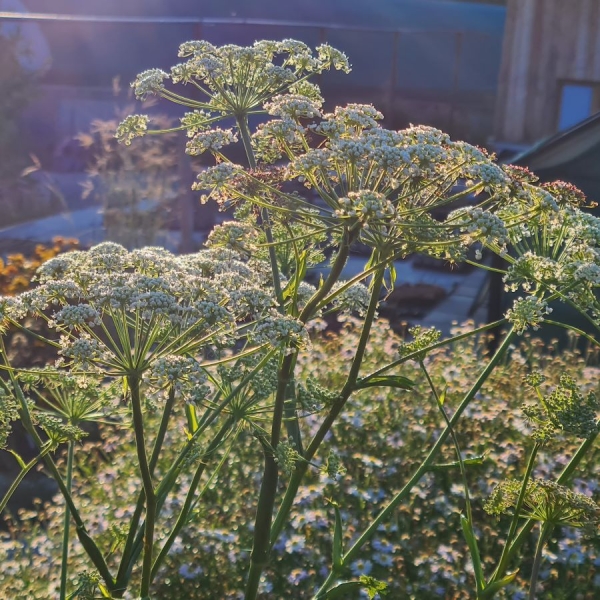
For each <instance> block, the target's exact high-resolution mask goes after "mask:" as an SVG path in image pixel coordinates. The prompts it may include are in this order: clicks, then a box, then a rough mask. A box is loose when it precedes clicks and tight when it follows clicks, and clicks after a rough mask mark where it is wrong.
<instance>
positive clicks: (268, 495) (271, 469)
mask: <svg viewBox="0 0 600 600" xmlns="http://www.w3.org/2000/svg"><path fill="white" fill-rule="evenodd" d="M384 273H385V269H384V268H381V269H380V270H379V271H378V272H377V273H376V274H375V279H374V282H373V287H372V291H371V300H370V302H369V307H368V308H367V313H366V315H365V321H364V325H363V329H362V332H361V337H360V340H359V343H358V347H357V350H356V354H355V356H354V360H353V362H352V365H351V367H350V373H349V375H348V379H347V380H346V384H345V385H344V389H343V390H342V393H341V397H342V398H345V399H344V400H338V401H337V402H336V403H335V405H334V407H332V409H331V411H330V413H329V414H328V415H327V418H326V420H325V421H326V422H330V423H333V421H334V420H335V418H336V417H337V415H338V414H339V412H340V411H341V410H342V408H343V406H344V403H345V401H346V399H347V398H348V397H349V396H350V394H351V393H352V390H353V389H354V385H355V384H356V380H357V378H358V374H359V371H360V366H361V364H362V361H363V357H364V353H365V350H366V347H367V342H368V340H369V336H370V332H371V325H372V323H373V320H374V318H375V313H376V310H377V305H378V304H379V294H380V292H381V287H382V285H383V277H384ZM287 358H289V357H286V359H287ZM284 362H285V359H284ZM280 385H281V389H280V390H278V396H279V394H280V393H281V394H283V392H285V389H286V386H287V381H282V380H280ZM282 398H283V395H282ZM276 418H277V415H276V416H275V417H274V421H275V419H276ZM280 426H281V422H279V427H280ZM330 427H331V425H328V426H327V430H329V428H330ZM325 433H326V431H325V432H324V433H323V437H324V435H325ZM317 435H318V434H317ZM273 440H274V438H273V436H272V437H271V445H272V447H275V445H274V444H273ZM319 445H320V442H318V443H317V442H315V440H314V439H313V440H312V442H311V444H310V446H309V447H308V448H307V450H306V452H305V454H304V458H305V459H306V461H310V459H311V458H312V457H313V456H314V454H315V452H316V450H317V449H318V447H319ZM306 461H301V462H302V464H304V465H305V464H306ZM300 468H302V467H301V466H300V465H298V467H297V470H298V469H300ZM267 478H268V479H267ZM265 484H266V485H265ZM276 491H277V463H276V462H275V459H274V457H273V456H272V454H271V450H270V449H267V448H265V471H264V475H263V485H262V486H261V491H260V496H259V501H258V508H257V518H256V522H255V530H254V544H255V545H254V547H253V549H252V557H251V563H250V571H249V574H248V582H247V586H246V596H245V600H254V599H255V598H256V595H257V593H258V584H259V582H260V577H261V574H262V572H263V570H264V568H265V566H266V564H267V562H268V557H269V552H270V548H271V523H272V518H273V507H274V504H275V494H276ZM257 541H258V545H257ZM256 551H257V553H256V554H255V552H256Z"/></svg>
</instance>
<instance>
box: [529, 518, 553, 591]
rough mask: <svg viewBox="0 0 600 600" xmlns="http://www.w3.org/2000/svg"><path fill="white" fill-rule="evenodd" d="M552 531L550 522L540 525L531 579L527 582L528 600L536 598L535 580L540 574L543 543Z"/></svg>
mask: <svg viewBox="0 0 600 600" xmlns="http://www.w3.org/2000/svg"><path fill="white" fill-rule="evenodd" d="M551 531H552V525H551V524H550V523H544V524H543V525H541V527H540V537H539V538H538V541H537V546H536V547H535V555H534V558H533V567H532V570H531V581H530V583H529V596H528V598H529V600H535V598H536V588H537V580H538V576H539V574H540V567H541V565H542V551H543V550H544V544H545V543H546V540H547V539H548V536H549V535H550V532H551Z"/></svg>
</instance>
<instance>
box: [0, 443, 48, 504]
mask: <svg viewBox="0 0 600 600" xmlns="http://www.w3.org/2000/svg"><path fill="white" fill-rule="evenodd" d="M51 450H52V446H51V445H50V444H48V445H47V446H46V447H45V448H44V449H43V450H42V451H41V452H40V453H39V454H38V455H37V456H36V457H35V458H32V459H31V460H30V461H29V462H28V463H27V464H26V465H25V466H24V467H22V468H21V471H20V472H19V474H18V475H17V476H16V477H15V479H14V481H13V482H12V483H11V484H10V487H9V488H8V490H7V492H6V494H4V497H3V498H2V501H1V502H0V514H2V512H3V511H4V509H5V508H6V506H7V504H8V503H9V502H10V499H11V498H12V495H13V494H14V493H15V492H16V491H17V488H18V487H19V485H20V484H21V482H22V481H23V479H25V476H26V475H27V473H29V471H31V469H33V467H35V465H36V464H37V463H38V461H40V460H41V459H42V458H44V456H46V454H48V452H50V451H51Z"/></svg>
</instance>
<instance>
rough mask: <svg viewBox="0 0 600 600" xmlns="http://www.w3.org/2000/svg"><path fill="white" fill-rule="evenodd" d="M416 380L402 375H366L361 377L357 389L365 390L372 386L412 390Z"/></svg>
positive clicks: (355, 387)
mask: <svg viewBox="0 0 600 600" xmlns="http://www.w3.org/2000/svg"><path fill="white" fill-rule="evenodd" d="M414 385H415V384H414V382H413V381H411V380H410V379H408V378H407V377H402V375H377V376H375V377H365V378H364V379H359V380H358V381H357V382H356V383H355V385H354V389H355V390H364V389H366V388H370V387H391V388H398V389H401V390H410V389H412V388H413V387H414Z"/></svg>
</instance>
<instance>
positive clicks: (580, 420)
mask: <svg viewBox="0 0 600 600" xmlns="http://www.w3.org/2000/svg"><path fill="white" fill-rule="evenodd" d="M527 383H529V385H531V386H532V387H534V388H536V390H539V386H540V385H541V384H542V383H543V378H542V377H541V376H540V375H535V374H534V375H532V376H530V377H529V378H528V381H527ZM598 411H600V401H599V400H598V397H597V396H596V394H595V393H594V392H593V391H590V392H588V394H587V395H584V394H582V393H581V391H580V390H579V387H578V385H577V383H576V381H575V380H574V379H573V378H572V377H571V376H569V375H567V374H563V375H561V377H560V382H559V384H558V386H557V387H556V388H555V389H554V390H553V391H552V392H551V393H550V394H547V395H541V393H540V401H539V403H535V404H525V405H524V406H523V412H524V413H525V415H526V417H527V418H528V419H529V421H530V422H531V423H532V425H533V426H534V430H533V437H534V438H536V439H538V440H541V441H543V440H546V439H547V438H549V437H552V436H553V435H555V434H556V433H557V432H560V431H562V432H564V433H565V434H568V435H573V436H575V437H578V438H583V439H585V438H590V437H593V436H594V435H596V434H597V433H598V427H599V422H598Z"/></svg>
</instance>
